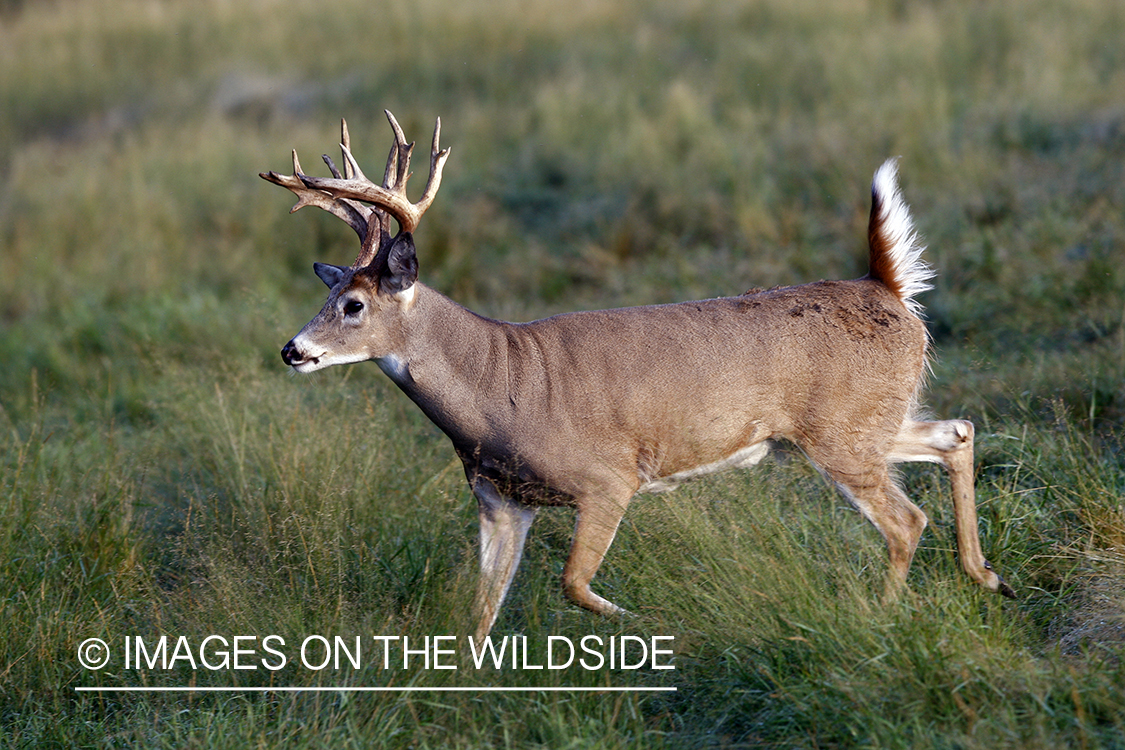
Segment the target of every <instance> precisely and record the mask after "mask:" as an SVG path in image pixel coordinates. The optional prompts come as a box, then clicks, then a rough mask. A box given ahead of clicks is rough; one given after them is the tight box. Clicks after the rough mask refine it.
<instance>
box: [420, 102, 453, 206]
mask: <svg viewBox="0 0 1125 750" xmlns="http://www.w3.org/2000/svg"><path fill="white" fill-rule="evenodd" d="M440 139H441V118H440V117H439V118H437V120H436V121H435V122H434V139H433V142H432V143H431V145H430V176H429V177H427V178H426V189H425V190H424V191H422V197H421V199H419V201H418V203H416V204H415V205H416V206H418V210H419V211H420V212H421V211H425V210H426V209H427V208H429V207H430V204H431V203H433V202H434V197H435V196H437V191H438V188H439V187H440V186H441V170H442V168H443V167H444V166H445V160H446V159H448V158H449V148H448V147H446V148H445V149H444V150H439V141H440Z"/></svg>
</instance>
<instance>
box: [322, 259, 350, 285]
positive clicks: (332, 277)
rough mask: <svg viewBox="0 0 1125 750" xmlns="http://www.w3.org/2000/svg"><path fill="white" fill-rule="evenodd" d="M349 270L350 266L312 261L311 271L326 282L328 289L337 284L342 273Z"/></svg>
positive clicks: (342, 276) (342, 275)
mask: <svg viewBox="0 0 1125 750" xmlns="http://www.w3.org/2000/svg"><path fill="white" fill-rule="evenodd" d="M350 270H351V269H350V268H346V267H344V266H333V265H330V264H328V263H313V273H315V274H316V275H317V276H318V277H319V278H320V280H321V281H323V282H324V283H325V284H327V285H328V288H329V289H331V288H332V287H334V286H336V285H337V284H339V283H340V279H342V278H344V274H345V273H347V272H348V271H350Z"/></svg>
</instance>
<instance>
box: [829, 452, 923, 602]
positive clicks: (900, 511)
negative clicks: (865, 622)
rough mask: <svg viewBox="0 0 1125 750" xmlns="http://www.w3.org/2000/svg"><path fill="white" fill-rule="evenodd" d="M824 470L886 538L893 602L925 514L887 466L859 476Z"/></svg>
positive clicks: (887, 594)
mask: <svg viewBox="0 0 1125 750" xmlns="http://www.w3.org/2000/svg"><path fill="white" fill-rule="evenodd" d="M824 470H825V473H827V474H828V476H829V477H831V478H832V479H833V480H834V481H835V482H836V485H837V486H838V487H839V488H840V489H841V490H842V491H843V493H844V495H846V496H847V498H848V499H849V500H851V502H852V504H853V505H855V506H856V507H857V508H858V509H859V511H860V512H861V513H863V515H864V517H865V518H866V519H867V520H868V521H870V522H871V524H872V525H873V526H874V527H875V528H876V529H878V530H879V533H881V534H882V535H883V539H884V540H885V541H886V544H887V556H888V557H889V561H890V568H889V570H888V571H887V584H886V592H885V594H884V599H885V600H886V601H893V600H894V599H895V598H896V597H897V596H898V594H899V592H900V591H901V590H902V588H903V587H904V586H905V585H906V573H907V571H908V570H910V563H911V561H912V560H913V559H914V551H915V550H916V549H918V541H919V540H920V539H921V538H922V532H923V531H924V530H925V528H926V514H925V513H923V512H922V510H921V509H920V508H919V507H918V506H917V505H915V504H914V503H912V502H910V499H909V498H907V497H906V494H905V493H904V492H903V491H902V489H901V488H899V486H898V485H897V484H895V482H894V480H892V479H891V477H890V474H889V473H888V471H887V467H886V465H885V464H877V465H876V466H872V467H870V468H869V469H868V470H867V471H864V472H860V473H853V472H843V471H840V470H839V469H837V468H833V467H831V466H828V467H824Z"/></svg>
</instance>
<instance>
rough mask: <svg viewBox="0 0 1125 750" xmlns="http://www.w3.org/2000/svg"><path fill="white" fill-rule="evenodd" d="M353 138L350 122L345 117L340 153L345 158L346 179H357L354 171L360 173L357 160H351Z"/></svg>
mask: <svg viewBox="0 0 1125 750" xmlns="http://www.w3.org/2000/svg"><path fill="white" fill-rule="evenodd" d="M351 148H352V137H351V135H349V134H348V121H347V120H345V119H344V118H343V117H341V118H340V153H341V155H342V156H343V158H344V177H346V178H347V179H349V180H350V179H351V178H353V177H355V174H354V173H353V172H352V169H353V168H354V169H355V170H357V171H358V169H359V165H358V164H356V163H355V159H349V158H348V157H350V156H351V155H352V151H351Z"/></svg>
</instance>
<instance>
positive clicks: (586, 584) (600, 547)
mask: <svg viewBox="0 0 1125 750" xmlns="http://www.w3.org/2000/svg"><path fill="white" fill-rule="evenodd" d="M628 503H629V498H628V497H626V498H624V499H623V500H619V499H611V498H598V499H596V500H593V501H591V500H589V499H588V500H587V501H586V502H583V503H580V504H579V506H578V519H577V521H576V522H575V524H574V540H573V541H572V542H571V544H570V556H569V557H568V558H567V560H566V567H565V568H564V569H563V590H564V591H565V592H566V595H567V597H568V598H569V599H570V600H571V601H573V602H574V603H575V604H577V605H578V606H580V607H584V608H585V609H588V610H590V611H591V612H597V613H598V614H600V615H628V614H631V613H630V612H629V611H628V610H625V609H622V608H621V607H618V606H617V605H616V604H614V603H613V602H611V601H608V600H606V599H603V598H602V597H600V596H598V595H597V594H595V593H594V592H593V591H591V590H590V581H591V580H592V579H593V578H594V574H595V573H597V572H598V568H599V567H600V566H601V564H602V560H603V559H604V558H605V553H606V550H608V549H609V545H610V544H612V543H613V538H614V537H615V536H616V535H617V527H618V525H620V523H621V518H622V517H623V516H624V515H625V506H626V505H628Z"/></svg>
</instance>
